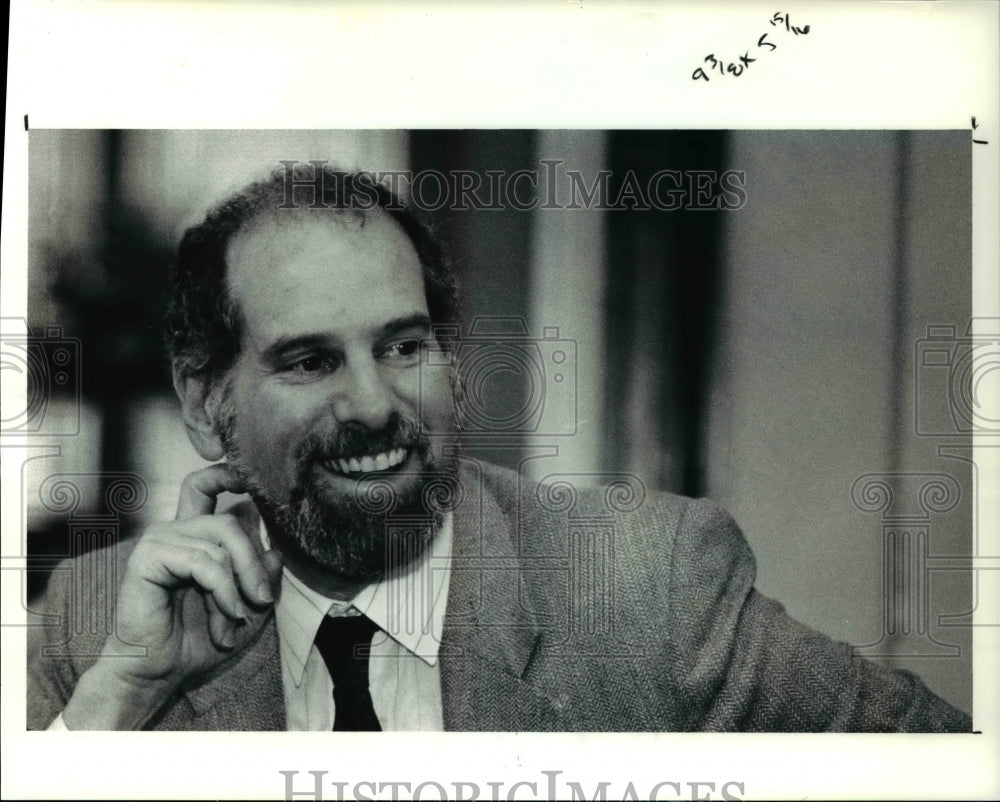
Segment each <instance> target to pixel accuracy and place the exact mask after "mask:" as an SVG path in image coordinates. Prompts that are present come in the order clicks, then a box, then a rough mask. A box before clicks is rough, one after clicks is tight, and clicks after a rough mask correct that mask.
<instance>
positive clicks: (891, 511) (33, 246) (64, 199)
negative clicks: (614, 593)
mask: <svg viewBox="0 0 1000 802" xmlns="http://www.w3.org/2000/svg"><path fill="white" fill-rule="evenodd" d="M281 159H294V160H298V161H307V160H310V159H326V160H329V161H330V162H331V163H333V164H335V165H338V166H341V167H343V168H345V169H366V170H372V171H383V172H387V171H412V172H413V174H417V173H419V172H430V171H438V172H440V173H441V174H444V175H446V176H451V175H455V174H456V171H466V172H467V173H468V174H471V175H474V176H479V177H480V178H481V179H482V184H483V185H484V186H486V185H488V176H489V173H490V171H494V172H495V173H496V174H498V175H501V174H502V175H505V176H510V175H512V174H514V173H515V172H516V171H518V170H525V171H528V172H529V173H531V174H533V175H536V176H541V177H542V179H543V184H544V179H545V178H546V177H548V178H552V177H553V176H556V177H557V178H558V181H559V182H560V183H559V186H560V187H562V191H565V189H566V187H568V186H570V184H569V183H567V180H568V178H567V176H568V173H567V171H573V172H577V173H578V174H579V175H580V176H582V177H583V179H584V180H585V184H586V187H587V188H589V187H591V186H592V185H594V182H595V180H597V179H598V178H599V176H601V175H602V174H601V173H600V171H602V170H603V171H608V172H607V173H606V180H607V185H606V190H607V198H606V199H607V200H614V199H619V198H626V197H627V196H628V195H629V183H630V182H633V181H634V182H637V185H638V186H639V187H640V188H641V189H643V190H645V189H646V188H647V187H648V186H649V182H650V180H651V179H652V178H654V177H655V176H656V175H657V174H658V173H659V172H660V171H663V170H671V171H679V172H680V174H681V175H682V176H685V177H688V176H691V175H694V174H697V173H698V172H699V171H701V172H704V173H706V174H714V175H716V176H721V175H723V174H724V173H725V172H726V171H737V172H738V174H740V175H741V176H742V178H740V179H738V180H739V181H740V182H741V183H740V185H741V186H742V189H743V192H744V196H745V197H744V198H743V199H742V200H741V201H740V202H739V203H738V204H735V205H737V206H738V207H739V208H720V209H715V210H713V209H711V208H690V207H692V206H712V205H713V202H714V200H716V199H718V197H719V186H718V183H717V182H715V183H713V182H712V181H709V182H708V184H707V185H706V186H708V187H709V189H708V190H707V191H708V193H709V195H708V197H709V200H710V201H713V202H707V203H706V202H704V198H702V200H701V201H698V200H696V199H695V200H693V197H694V194H693V191H689V192H688V193H687V194H686V196H685V203H684V204H683V205H685V206H687V207H688V208H682V209H672V210H661V209H657V208H643V203H642V202H641V199H640V201H637V202H622V203H620V204H615V203H610V204H605V206H608V205H610V206H613V207H614V208H598V207H599V206H600V204H599V203H590V204H587V203H578V204H576V205H577V206H580V207H583V208H567V207H568V206H572V205H573V204H572V203H567V202H566V196H565V195H563V196H562V197H561V198H560V199H559V200H558V202H556V203H552V204H548V205H550V206H551V207H553V208H545V206H546V203H545V202H544V201H545V198H546V197H547V196H546V195H545V191H544V188H540V189H539V190H538V192H537V193H536V195H537V197H538V199H539V202H538V203H535V204H534V205H533V208H528V209H518V208H516V207H515V205H514V204H512V203H509V202H502V203H499V204H495V205H496V206H498V207H499V208H481V209H471V208H470V209H461V208H455V204H444V206H443V207H442V208H439V209H436V210H428V211H427V212H426V218H427V220H428V221H429V222H430V223H432V224H433V225H435V226H436V227H437V228H438V229H439V230H440V232H441V233H442V235H443V236H444V238H445V240H446V241H447V243H448V245H449V248H450V252H451V255H452V259H453V262H454V264H455V267H456V270H457V272H458V276H459V279H460V282H461V285H462V289H463V295H462V297H463V313H464V318H465V325H466V331H465V332H464V335H465V336H466V338H467V340H468V341H469V342H470V343H471V344H472V349H473V350H471V351H469V355H472V356H475V353H476V349H477V348H479V349H481V348H487V347H489V343H496V342H506V343H508V344H509V343H511V342H515V341H516V342H518V343H519V342H523V343H525V345H524V346H523V347H521V346H518V347H517V348H515V349H514V351H513V352H510V353H515V356H516V354H518V353H519V354H520V355H521V356H524V355H525V354H527V355H528V362H529V363H530V362H531V359H534V358H535V357H537V359H538V360H540V362H539V364H532V365H529V366H528V368H525V364H526V363H525V362H524V361H523V360H522V361H518V359H517V358H513V359H511V360H510V361H509V362H507V363H504V364H502V365H501V369H498V370H492V371H483V372H482V373H481V374H480V375H479V376H478V377H477V378H476V377H474V382H475V383H476V384H475V388H474V389H475V390H476V394H477V396H476V397H477V398H479V399H481V400H480V402H479V403H481V404H482V405H483V407H482V409H480V410H479V411H480V412H481V413H482V418H481V420H482V421H485V423H484V424H483V426H482V427H481V431H480V432H479V433H478V435H477V436H475V437H472V438H470V451H471V452H472V453H473V454H474V455H476V456H480V457H483V458H486V459H490V460H492V461H494V462H498V463H501V464H505V465H509V466H511V467H518V466H520V467H522V469H523V470H525V471H526V472H527V473H529V474H530V475H532V476H534V477H537V478H542V477H546V476H553V475H566V474H572V475H574V476H576V478H577V481H579V482H580V483H582V484H587V483H594V482H600V481H601V480H602V478H603V479H605V480H606V479H607V478H609V477H610V476H613V475H614V474H621V473H628V474H632V475H634V476H637V477H639V479H641V481H642V482H643V483H644V484H645V485H646V487H647V488H648V489H649V490H653V489H660V490H666V491H671V492H675V493H682V494H686V495H693V496H709V497H711V498H713V499H714V500H716V501H718V502H720V503H721V504H723V505H724V506H725V507H726V508H727V509H728V510H729V511H730V513H731V514H732V515H733V516H734V518H735V519H736V520H737V522H738V523H739V524H740V526H741V527H742V529H743V531H744V532H745V533H746V536H747V538H748V540H749V542H750V544H751V546H752V547H753V549H754V552H755V554H756V556H757V560H758V587H759V588H760V589H761V590H762V591H763V592H764V593H766V594H768V595H771V596H773V597H775V598H778V599H779V600H781V601H782V602H783V603H784V604H785V605H786V607H787V608H788V610H789V612H790V613H791V614H792V615H793V616H795V617H796V618H798V619H800V620H802V621H804V622H805V623H807V624H810V625H812V626H815V627H817V628H819V629H821V630H823V631H824V632H826V633H828V634H830V635H832V636H833V637H835V638H838V639H842V640H846V641H849V642H851V643H854V644H856V645H859V646H861V647H862V649H861V651H862V653H865V654H867V655H869V656H872V657H873V658H874V659H877V660H880V661H883V662H888V663H891V664H892V665H895V666H899V667H904V668H910V669H912V670H915V671H917V672H918V673H919V674H920V675H921V676H922V677H924V679H925V680H926V681H927V682H928V684H929V685H930V686H931V687H932V688H933V689H934V690H935V691H936V692H938V693H939V694H941V695H943V696H944V697H945V698H946V699H948V700H949V701H951V702H952V703H954V704H957V705H958V706H960V707H962V708H964V709H965V710H969V709H971V636H970V633H971V629H970V626H969V625H970V622H971V617H970V616H971V611H972V610H973V608H974V606H975V599H974V588H973V582H972V577H971V572H970V571H969V570H962V568H963V562H962V559H961V558H962V557H963V556H968V555H971V554H972V553H973V549H974V544H973V542H972V528H971V522H972V517H973V493H972V487H973V466H972V463H971V461H970V460H971V455H970V454H969V453H968V452H969V449H968V445H969V443H970V438H969V436H968V432H967V427H965V426H964V425H963V419H962V418H961V416H960V415H959V416H958V417H956V416H955V415H954V414H952V413H953V412H954V398H953V397H952V396H951V395H949V392H948V387H949V384H948V382H949V381H950V379H949V375H950V373H949V368H948V365H949V364H954V363H955V362H956V361H957V360H958V359H959V358H960V357H961V356H962V355H963V354H964V353H965V351H967V350H968V341H967V340H966V339H963V335H964V334H965V332H966V327H967V326H968V324H969V317H970V311H971V298H970V284H971V237H972V232H971V174H970V169H971V156H970V153H969V138H968V133H967V132H965V131H927V132H893V131H836V132H834V131H741V132H724V131H645V130H644V131H563V130H554V131H530V130H513V131H505V130H447V131H434V130H419V131H409V132H407V131H383V130H379V131H360V130H352V131H207V130H206V131H197V130H190V131H158V130H137V131H96V130H85V131H84V130H80V131H68V130H66V131H64V130H58V131H57V130H33V131H31V132H30V139H29V160H30V164H29V180H30V197H29V204H30V213H29V259H30V264H29V286H28V289H29V309H28V316H29V317H28V321H27V325H28V327H30V330H31V334H32V335H34V336H36V337H39V338H43V340H44V343H43V347H42V349H41V351H40V352H37V349H36V352H37V353H40V354H41V355H40V356H39V357H37V359H38V360H40V366H39V371H38V372H37V376H36V377H35V378H32V377H30V376H29V406H30V405H31V404H33V403H34V404H35V406H33V407H32V408H31V409H29V410H28V411H27V413H26V417H25V420H27V421H28V424H27V425H29V427H34V428H33V434H36V435H37V437H36V438H35V439H34V440H33V441H32V442H33V443H35V444H36V445H38V444H44V445H45V446H51V447H48V448H42V449H41V450H36V451H34V452H33V453H32V455H31V457H30V458H28V459H27V460H26V462H25V466H24V472H23V476H24V482H23V484H24V490H25V496H24V511H25V513H24V518H25V527H26V529H27V533H28V535H27V537H28V540H27V546H26V547H27V550H28V553H29V555H30V556H31V558H32V561H33V562H32V564H33V566H34V568H35V570H34V571H33V572H32V573H31V576H30V579H29V586H28V588H27V590H26V593H27V595H28V597H29V601H30V599H31V598H32V597H33V596H34V594H36V593H37V592H38V590H39V589H40V588H41V587H43V586H44V581H45V577H46V576H47V572H48V570H49V569H50V568H51V565H52V564H53V562H54V561H55V560H56V559H58V558H59V557H61V556H65V555H67V554H70V553H75V552H77V551H79V550H81V549H82V548H90V547H92V546H95V545H100V544H101V543H102V542H104V541H105V540H106V539H107V538H108V537H114V536H116V533H117V532H121V531H126V530H132V529H134V528H135V526H136V525H141V524H142V523H143V522H144V521H148V520H156V519H161V518H169V517H172V516H173V512H174V507H175V505H176V499H177V490H178V488H179V485H180V481H181V479H182V478H183V476H184V475H185V474H186V473H187V472H188V471H190V470H192V469H194V468H197V467H200V466H201V465H202V463H201V461H200V459H199V458H198V457H197V455H196V454H195V453H194V451H193V449H192V448H191V447H190V445H189V444H188V441H187V437H186V435H185V433H184V429H183V426H182V424H181V422H180V419H179V414H178V407H177V404H176V402H175V399H174V397H173V394H172V391H171V389H170V382H169V374H168V369H167V364H166V361H165V357H164V354H163V349H162V344H161V339H160V333H159V319H160V315H161V311H162V307H163V298H164V291H165V286H166V282H165V279H166V271H167V267H168V265H169V262H170V259H171V257H172V252H173V249H174V247H175V246H176V243H177V241H178V240H179V237H180V235H181V233H182V232H183V230H184V229H185V228H186V227H187V226H189V225H191V224H194V223H196V222H198V221H199V220H200V219H201V217H202V216H203V215H204V213H205V211H206V210H207V209H208V208H209V207H210V206H212V205H214V203H216V202H217V201H218V200H220V199H221V198H222V197H223V196H224V195H226V194H228V193H229V192H231V191H233V190H235V189H238V188H239V187H241V186H242V185H243V184H245V183H247V182H248V181H249V180H252V179H254V178H257V177H260V176H261V175H262V174H264V173H266V172H267V171H269V170H270V169H273V168H274V167H277V166H278V161H279V160H281ZM551 171H555V172H551ZM630 176H631V177H632V178H630ZM634 185H635V184H633V186H634ZM681 186H682V187H683V186H685V185H684V184H681ZM522 187H523V192H522V193H521V194H520V197H522V198H524V197H530V196H531V195H532V192H531V191H530V187H528V186H527V185H522ZM425 189H426V188H425ZM428 192H429V195H430V196H433V195H434V192H433V191H432V190H428ZM481 194H484V195H485V190H484V192H483V193H481ZM633 194H634V193H633ZM737 196H738V194H737ZM733 197H734V195H733V194H732V193H730V194H729V195H728V196H725V197H724V198H723V200H726V201H731V200H732V199H733ZM424 200H427V196H426V195H425V196H424ZM744 201H745V202H744ZM425 205H431V206H433V205H434V204H425ZM528 205H531V204H528ZM714 205H725V204H714ZM555 207H559V208H555ZM474 323H475V330H474V331H472V332H471V334H470V329H471V328H472V326H473V324H474ZM7 325H8V324H7V323H6V322H5V326H7ZM512 326H513V328H512ZM929 326H934V327H936V328H934V329H932V330H931V332H930V333H931V334H932V335H933V336H932V337H931V338H930V340H931V343H932V344H933V345H934V346H935V347H934V349H933V351H934V353H936V354H938V357H939V358H938V359H937V361H935V360H934V359H930V360H928V359H924V358H922V357H921V358H918V356H919V355H921V354H923V352H924V351H925V350H927V347H928V346H927V342H924V341H927V340H928V327H929ZM949 326H950V327H952V328H951V329H949V328H948V327H949ZM5 336H6V335H5ZM8 339H9V338H8ZM15 339H16V337H15ZM528 344H530V347H529V345H528ZM518 348H520V350H518ZM963 349H965V350H963ZM556 353H558V354H560V355H562V358H563V360H564V361H562V362H560V364H561V365H564V366H565V370H564V371H563V369H562V368H560V369H559V370H561V371H563V372H561V373H558V375H559V376H560V377H561V378H560V379H559V381H558V383H556V382H555V376H556V373H554V372H553V370H552V365H551V364H548V362H547V360H548V359H549V358H550V357H552V356H553V355H554V354H556ZM532 355H534V356H532ZM942 360H944V361H942ZM948 360H951V362H949V361H948ZM495 364H499V363H495ZM31 382H34V385H32V384H31ZM10 419H11V416H10V415H9V414H8V413H6V412H5V415H4V420H5V425H6V422H7V421H8V420H10ZM511 420H518V421H520V429H521V430H523V431H521V432H520V433H518V434H517V435H516V436H515V435H512V434H511V433H510V432H509V431H507V432H506V433H505V434H504V436H499V435H498V434H497V432H496V431H490V430H489V428H490V422H491V421H492V422H496V421H501V422H502V421H511ZM499 428H500V429H503V426H502V425H500V426H499ZM508 428H509V427H508ZM942 445H947V446H949V449H945V450H944V451H943V452H939V446H942ZM131 477H139V483H138V485H137V484H136V483H135V481H134V479H132V478H131ZM866 477H867V478H866ZM123 482H124V486H126V489H125V490H124V491H121V487H122V486H123V485H122V483H123ZM130 482H131V485H129V483H130ZM69 485H72V486H73V487H74V488H75V490H74V491H71V492H70V494H69V496H67V495H66V494H67V492H69V491H67V487H68V486H69ZM928 488H930V489H929V490H928ZM852 491H853V493H852ZM116 493H117V495H116ZM109 521H113V522H114V526H110V527H108V526H106V524H107V523H108V522H109ZM102 527H103V528H102ZM109 533H110V534H109Z"/></svg>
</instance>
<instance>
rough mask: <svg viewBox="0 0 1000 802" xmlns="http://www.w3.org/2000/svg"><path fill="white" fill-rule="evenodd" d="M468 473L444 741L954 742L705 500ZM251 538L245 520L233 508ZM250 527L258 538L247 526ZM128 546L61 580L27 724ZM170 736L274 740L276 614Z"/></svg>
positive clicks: (81, 636)
mask: <svg viewBox="0 0 1000 802" xmlns="http://www.w3.org/2000/svg"><path fill="white" fill-rule="evenodd" d="M568 479H569V478H568V477H562V478H561V479H560V478H559V477H551V480H552V481H550V482H548V483H547V484H546V485H537V484H535V483H534V482H529V481H528V480H525V479H523V478H522V477H521V476H519V475H518V474H516V473H514V472H511V471H507V470H503V469H500V468H496V467H494V466H489V465H486V464H483V463H478V462H474V461H464V462H463V467H462V470H461V483H460V493H459V498H457V499H456V500H455V502H456V503H455V507H454V510H455V513H454V514H455V518H454V521H455V529H454V532H455V533H454V544H453V559H452V569H451V570H452V574H451V580H450V589H449V596H448V604H447V612H446V616H445V625H444V630H443V634H442V641H441V648H440V661H441V662H440V665H441V686H442V688H441V690H442V700H443V707H444V723H445V728H446V729H449V730H473V731H499V730H540V731H695V730H714V731H763V730H767V731H787V732H802V731H864V732H876V731H911V732H932V731H959V732H968V731H969V730H970V729H971V721H970V719H969V717H968V716H966V715H965V714H963V713H961V712H960V711H958V710H956V709H954V708H953V707H951V706H950V705H948V704H946V703H945V702H944V701H942V700H941V699H939V698H938V697H936V696H935V695H934V694H933V693H931V692H930V691H929V690H928V689H927V688H926V687H925V686H924V685H923V683H922V682H921V681H920V680H919V679H918V678H917V677H916V676H915V675H913V674H911V673H908V672H903V671H890V670H886V669H883V668H881V667H878V666H876V665H874V664H873V663H870V662H868V661H866V660H864V659H862V658H859V657H857V656H856V655H855V654H854V653H853V650H852V648H851V647H850V646H848V645H847V644H843V643H837V642H834V641H832V640H830V639H829V638H827V637H826V636H824V635H822V634H820V633H818V632H815V631H813V630H811V629H809V628H807V627H805V626H803V625H801V624H799V623H797V622H796V621H794V620H792V619H791V618H790V617H789V616H788V615H787V614H786V613H785V611H784V609H783V608H782V607H781V605H780V604H778V603H777V602H775V601H772V600H770V599H768V598H766V597H765V596H763V595H761V594H760V593H758V592H757V591H756V590H755V589H754V588H753V583H754V570H755V569H754V560H753V556H752V554H751V552H750V549H749V547H748V546H747V544H746V542H745V540H744V538H743V535H742V534H741V533H740V531H739V529H738V528H737V527H736V525H735V524H734V523H733V521H732V519H731V518H730V517H729V516H728V515H727V514H726V513H725V512H724V511H723V510H722V509H721V508H720V507H719V506H717V505H715V504H713V503H711V502H708V501H705V500H693V499H687V498H681V497H678V496H673V495H669V494H646V493H645V491H644V490H643V488H642V487H641V485H638V483H636V482H634V481H631V482H630V481H628V480H625V479H622V478H621V477H619V478H617V479H616V478H614V477H612V483H611V484H610V485H609V486H607V487H605V488H600V489H594V490H587V491H584V490H580V491H577V490H575V489H574V488H573V487H572V486H571V483H570V482H569V481H568ZM237 512H238V514H239V515H240V516H241V517H243V518H244V519H245V524H246V525H247V526H253V525H254V516H255V514H256V513H255V510H253V509H252V505H249V504H246V505H243V507H242V508H241V509H240V510H238V511H237ZM250 531H253V530H250ZM129 550H130V549H129V548H128V547H127V546H125V547H122V548H119V549H117V550H115V551H116V552H117V553H116V554H115V555H110V554H108V553H101V552H95V553H91V554H90V555H86V556H85V557H83V558H78V559H77V560H75V561H73V562H72V563H70V564H68V565H66V566H64V570H57V571H56V572H54V576H53V579H52V581H51V582H50V586H49V588H48V590H47V593H46V599H45V606H44V609H45V611H46V613H47V614H48V615H49V616H51V617H50V618H49V619H48V620H49V622H50V623H51V625H50V626H43V627H36V628H32V630H31V631H30V632H31V634H30V635H29V657H28V660H29V665H28V700H27V712H28V726H29V728H32V729H44V728H45V727H47V726H48V725H49V724H50V723H51V721H52V720H53V719H54V718H55V717H56V716H57V715H58V714H59V712H60V711H61V710H62V709H63V707H64V706H65V704H66V702H67V700H68V699H69V697H70V695H71V694H72V690H73V687H74V685H75V683H76V681H77V679H78V677H79V676H80V674H81V673H82V672H83V671H85V670H86V669H87V668H88V667H89V666H90V665H91V664H92V663H93V662H94V660H95V659H96V656H97V655H98V654H99V653H100V649H101V645H102V643H103V640H104V637H105V634H106V632H107V631H109V627H110V626H113V610H114V594H115V591H116V587H117V583H116V582H103V583H101V582H91V581H87V578H88V577H91V578H92V577H100V576H107V575H108V571H109V570H112V569H111V568H110V566H115V565H117V566H118V568H117V569H115V570H116V571H117V572H118V574H117V575H118V576H119V577H120V571H121V570H122V567H121V566H122V565H123V561H124V560H125V559H127V555H128V552H129ZM148 726H149V727H150V728H153V729H165V730H282V729H285V705H284V698H283V692H282V680H281V666H280V659H279V651H278V635H277V630H276V627H275V624H274V618H273V616H271V618H270V620H269V621H268V622H267V623H266V624H265V625H264V626H263V627H262V629H261V631H260V634H259V636H258V637H257V638H256V640H255V641H254V642H253V643H252V644H251V645H250V646H248V647H247V648H246V649H244V650H243V651H242V652H241V653H240V654H238V655H235V656H234V657H232V658H231V659H230V660H228V661H227V662H225V663H223V664H222V665H221V666H219V667H217V668H216V669H215V670H214V671H213V672H211V673H210V674H209V675H206V676H203V677H200V678H198V679H197V680H196V681H194V682H193V683H191V685H190V686H188V687H186V688H184V689H183V691H182V692H181V693H179V694H178V695H177V696H176V698H175V699H174V700H173V701H172V702H171V703H169V704H168V705H167V706H166V707H165V708H164V709H162V710H161V711H159V713H158V714H157V715H156V716H154V717H153V718H152V719H151V720H150V722H149V724H148Z"/></svg>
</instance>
